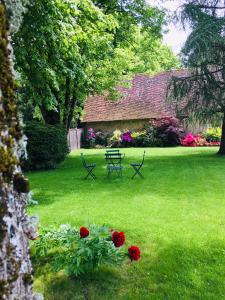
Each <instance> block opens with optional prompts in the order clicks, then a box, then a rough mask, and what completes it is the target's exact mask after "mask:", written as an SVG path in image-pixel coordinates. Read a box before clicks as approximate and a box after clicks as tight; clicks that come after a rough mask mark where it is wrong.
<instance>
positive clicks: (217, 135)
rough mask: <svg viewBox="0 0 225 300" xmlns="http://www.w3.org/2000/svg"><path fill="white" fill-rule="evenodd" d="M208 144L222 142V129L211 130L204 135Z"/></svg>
mask: <svg viewBox="0 0 225 300" xmlns="http://www.w3.org/2000/svg"><path fill="white" fill-rule="evenodd" d="M203 136H204V137H205V138H206V140H207V141H208V142H220V140H221V136H222V129H221V127H215V128H209V129H207V130H206V132H205V133H204V135H203Z"/></svg>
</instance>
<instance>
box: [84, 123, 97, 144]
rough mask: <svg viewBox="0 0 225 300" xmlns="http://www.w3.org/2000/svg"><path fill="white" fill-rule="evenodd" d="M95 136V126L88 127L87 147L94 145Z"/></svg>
mask: <svg viewBox="0 0 225 300" xmlns="http://www.w3.org/2000/svg"><path fill="white" fill-rule="evenodd" d="M95 138H96V134H95V130H94V129H93V128H88V130H87V136H86V139H85V145H86V147H88V148H92V147H94V145H95Z"/></svg>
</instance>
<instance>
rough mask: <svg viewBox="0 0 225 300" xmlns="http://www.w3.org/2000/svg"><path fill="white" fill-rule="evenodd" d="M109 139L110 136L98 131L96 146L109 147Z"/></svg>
mask: <svg viewBox="0 0 225 300" xmlns="http://www.w3.org/2000/svg"><path fill="white" fill-rule="evenodd" d="M108 138H109V135H108V134H107V133H105V132H102V131H101V130H98V131H96V137H95V143H96V145H100V146H105V147H106V146H107V145H108Z"/></svg>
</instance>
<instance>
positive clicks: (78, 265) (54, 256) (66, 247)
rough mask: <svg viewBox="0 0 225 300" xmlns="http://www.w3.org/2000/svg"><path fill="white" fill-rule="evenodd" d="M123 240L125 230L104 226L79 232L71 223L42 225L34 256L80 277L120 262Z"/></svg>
mask: <svg viewBox="0 0 225 300" xmlns="http://www.w3.org/2000/svg"><path fill="white" fill-rule="evenodd" d="M124 242H125V236H124V233H123V232H111V231H110V230H109V228H107V227H105V226H100V227H99V226H96V225H92V226H90V228H89V229H87V228H86V227H81V228H80V231H79V230H77V229H76V228H74V227H72V226H70V225H61V226H60V227H59V228H58V229H54V228H52V227H50V228H43V229H42V230H41V233H40V238H39V239H38V240H37V241H35V243H34V244H33V249H32V252H33V259H34V262H35V263H36V264H40V265H41V264H42V263H43V261H46V260H47V261H50V263H51V265H52V267H53V270H54V271H59V270H62V269H65V271H66V272H67V273H68V274H69V275H75V276H78V275H80V274H82V273H86V272H89V271H92V270H96V269H98V268H99V267H100V266H101V265H103V264H119V263H121V262H122V261H123V260H124V258H125V253H124V252H123V251H121V246H122V245H123V244H124ZM139 251H140V250H139ZM50 257H51V259H49V258H50ZM130 258H131V256H130ZM138 259H139V258H138Z"/></svg>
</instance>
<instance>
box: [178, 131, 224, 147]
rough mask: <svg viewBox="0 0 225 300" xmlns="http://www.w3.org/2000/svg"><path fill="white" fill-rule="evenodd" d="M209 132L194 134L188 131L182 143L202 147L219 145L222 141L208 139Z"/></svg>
mask: <svg viewBox="0 0 225 300" xmlns="http://www.w3.org/2000/svg"><path fill="white" fill-rule="evenodd" d="M205 136H207V134H205V133H203V134H202V135H201V134H195V135H194V134H192V133H191V132H189V133H187V134H186V136H185V137H184V138H183V139H182V140H181V145H182V146H184V147H201V146H207V147H208V146H219V145H220V142H219V141H215V140H211V141H210V140H207V139H206V138H205Z"/></svg>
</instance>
